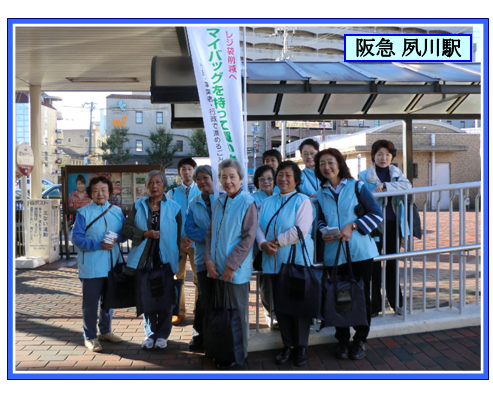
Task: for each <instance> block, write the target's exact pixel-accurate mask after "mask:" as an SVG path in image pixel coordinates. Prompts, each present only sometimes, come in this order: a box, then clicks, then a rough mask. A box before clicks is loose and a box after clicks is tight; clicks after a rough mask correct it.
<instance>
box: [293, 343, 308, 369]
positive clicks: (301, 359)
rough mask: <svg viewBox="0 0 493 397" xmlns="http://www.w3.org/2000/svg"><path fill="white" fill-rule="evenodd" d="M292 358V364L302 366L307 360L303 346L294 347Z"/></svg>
mask: <svg viewBox="0 0 493 397" xmlns="http://www.w3.org/2000/svg"><path fill="white" fill-rule="evenodd" d="M293 354H294V358H293V364H294V365H295V366H296V367H302V366H303V365H305V364H306V363H307V362H308V357H307V356H306V349H305V348H304V347H301V346H298V347H295V348H294V352H293Z"/></svg>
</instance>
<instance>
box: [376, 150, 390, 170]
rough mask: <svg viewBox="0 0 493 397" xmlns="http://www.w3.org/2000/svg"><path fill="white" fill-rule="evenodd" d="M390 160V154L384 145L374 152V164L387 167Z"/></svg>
mask: <svg viewBox="0 0 493 397" xmlns="http://www.w3.org/2000/svg"><path fill="white" fill-rule="evenodd" d="M391 162H392V154H391V153H390V152H389V150H388V149H387V148H385V147H382V148H380V149H378V152H376V153H375V164H376V165H378V166H379V167H381V168H385V167H388V166H389V165H390V163H391Z"/></svg>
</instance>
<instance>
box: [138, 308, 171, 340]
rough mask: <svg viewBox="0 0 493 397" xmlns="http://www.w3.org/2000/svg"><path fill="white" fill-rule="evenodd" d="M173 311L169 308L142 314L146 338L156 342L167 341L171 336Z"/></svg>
mask: <svg viewBox="0 0 493 397" xmlns="http://www.w3.org/2000/svg"><path fill="white" fill-rule="evenodd" d="M172 314H173V310H172V309H171V307H169V308H167V309H165V310H160V311H158V312H150V313H144V314H143V315H142V317H143V319H144V332H145V334H146V338H152V339H154V341H156V340H157V339H159V338H163V339H168V338H169V335H170V334H171V317H172Z"/></svg>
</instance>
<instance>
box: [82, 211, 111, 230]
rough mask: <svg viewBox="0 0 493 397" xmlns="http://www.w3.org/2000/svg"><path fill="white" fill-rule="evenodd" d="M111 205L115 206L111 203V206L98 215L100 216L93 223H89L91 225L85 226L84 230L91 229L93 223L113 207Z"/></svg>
mask: <svg viewBox="0 0 493 397" xmlns="http://www.w3.org/2000/svg"><path fill="white" fill-rule="evenodd" d="M111 207H113V204H110V206H109V207H108V208H106V210H105V211H104V212H103V213H102V214H100V215H98V217H97V218H96V219H94V220H93V221H92V222H91V223H89V225H87V226H86V228H85V230H84V231H85V232H87V229H89V228H90V227H91V226H92V225H94V223H96V221H97V220H98V219H100V218H101V217H103V216H104V214H106V213H107V212H108V211H109V210H110V209H111Z"/></svg>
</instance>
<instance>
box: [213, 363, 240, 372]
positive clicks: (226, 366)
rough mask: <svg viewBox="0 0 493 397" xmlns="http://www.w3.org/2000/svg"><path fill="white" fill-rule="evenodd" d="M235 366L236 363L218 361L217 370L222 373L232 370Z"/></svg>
mask: <svg viewBox="0 0 493 397" xmlns="http://www.w3.org/2000/svg"><path fill="white" fill-rule="evenodd" d="M235 365H236V363H235V362H234V361H216V368H217V369H219V370H221V371H225V370H226V371H227V370H229V369H232V368H233V367H234V366H235Z"/></svg>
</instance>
